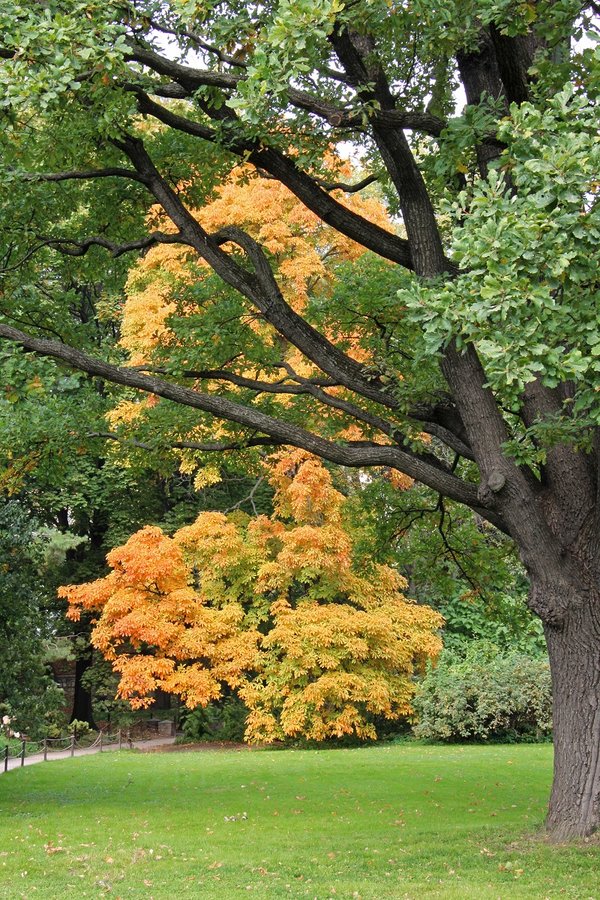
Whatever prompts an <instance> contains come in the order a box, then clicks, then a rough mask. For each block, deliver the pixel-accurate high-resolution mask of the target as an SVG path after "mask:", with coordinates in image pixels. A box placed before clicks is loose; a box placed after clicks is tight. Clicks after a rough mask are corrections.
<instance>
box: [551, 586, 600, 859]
mask: <svg viewBox="0 0 600 900" xmlns="http://www.w3.org/2000/svg"><path fill="white" fill-rule="evenodd" d="M573 601H576V602H573ZM577 601H578V602H577ZM546 640H547V643H548V653H549V656H550V667H551V672H552V690H553V706H554V781H553V785H552V795H551V798H550V806H549V810H548V819H547V829H548V833H549V835H550V837H551V838H552V839H553V840H555V841H557V842H559V841H569V840H573V839H577V838H584V837H587V836H589V835H590V834H592V833H593V832H594V831H596V830H597V829H598V827H600V594H598V593H595V594H591V593H590V594H586V595H583V596H581V595H580V594H579V592H578V588H577V586H576V585H573V594H572V597H571V607H570V609H569V613H568V616H567V617H566V619H565V622H564V625H563V627H562V628H558V629H557V628H553V627H547V628H546Z"/></svg>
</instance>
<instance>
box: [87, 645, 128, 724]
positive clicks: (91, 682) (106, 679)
mask: <svg viewBox="0 0 600 900" xmlns="http://www.w3.org/2000/svg"><path fill="white" fill-rule="evenodd" d="M86 643H87V642H86ZM82 683H83V686H84V688H85V689H86V690H87V691H89V693H90V695H91V697H92V706H93V710H94V718H95V719H96V720H97V721H98V722H100V723H108V724H109V725H110V726H111V727H112V726H116V727H118V728H121V727H127V726H129V725H132V724H133V722H134V721H135V714H134V712H133V710H132V709H131V706H130V705H129V703H126V702H125V701H124V700H119V699H118V698H117V687H118V685H119V679H118V677H117V676H116V675H115V674H114V672H113V670H112V667H111V666H110V664H109V663H107V662H106V660H105V659H104V658H103V657H101V656H100V655H99V654H94V658H93V662H92V665H91V666H90V667H89V668H88V669H86V670H85V672H84V674H83V676H82Z"/></svg>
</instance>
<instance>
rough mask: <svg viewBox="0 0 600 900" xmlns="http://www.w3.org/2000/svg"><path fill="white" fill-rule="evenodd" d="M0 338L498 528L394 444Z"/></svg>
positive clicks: (451, 481)
mask: <svg viewBox="0 0 600 900" xmlns="http://www.w3.org/2000/svg"><path fill="white" fill-rule="evenodd" d="M0 338H5V339H7V340H10V341H14V342H16V343H18V344H20V345H21V346H22V347H24V348H25V349H26V350H31V351H33V352H34V353H37V354H39V355H41V356H49V357H52V358H54V359H57V360H61V361H62V362H65V363H67V364H68V365H70V366H72V367H74V368H76V369H79V370H81V371H84V372H88V374H90V375H92V376H94V377H99V378H102V379H104V380H106V381H110V382H113V383H114V384H121V385H125V386H127V387H131V388H135V389H137V390H141V391H144V392H146V393H151V394H155V395H157V396H159V397H164V398H165V399H167V400H171V401H173V402H174V403H179V404H181V405H184V406H189V407H192V408H194V409H198V410H201V411H203V412H206V413H209V414H210V415H213V416H215V417H217V418H219V419H226V420H228V421H230V422H237V423H238V424H240V425H244V426H246V427H249V428H251V429H253V430H255V431H257V432H261V433H262V434H263V435H266V436H268V437H270V438H272V439H274V440H275V441H276V442H278V443H282V444H289V445H292V446H296V447H301V448H302V449H304V450H307V451H308V452H309V453H314V454H315V455H316V456H320V457H322V458H323V459H328V460H330V462H334V463H338V464H339V465H343V466H349V467H353V468H367V467H370V466H390V468H394V469H398V470H399V471H401V472H404V473H405V474H406V475H408V476H409V477H411V478H413V479H415V480H416V481H420V482H422V483H423V484H426V485H427V486H428V487H431V488H433V489H434V490H435V491H437V492H438V493H443V494H444V495H445V496H447V497H450V498H451V499H453V500H457V501H458V502H459V503H464V504H465V505H467V506H471V507H472V508H474V509H476V510H477V511H478V512H479V513H480V515H482V516H483V517H484V518H487V519H489V521H491V522H492V523H493V524H495V525H497V527H500V528H503V523H502V519H501V517H500V516H498V515H497V514H495V513H494V511H493V510H489V509H487V508H485V507H483V506H482V503H481V501H480V500H479V499H478V497H477V489H476V487H475V485H473V484H471V483H469V482H465V481H462V480H461V479H460V478H457V477H456V476H455V475H453V474H451V473H450V472H445V471H442V470H440V469H437V468H435V467H434V466H432V465H430V464H429V463H427V462H425V461H423V460H421V459H419V458H418V457H415V456H411V455H410V454H408V453H406V452H404V451H403V450H401V449H400V448H398V447H393V446H381V445H377V444H369V443H365V442H350V441H349V442H344V443H338V442H334V441H330V440H326V439H325V438H321V437H319V436H318V435H315V434H312V433H311V432H309V431H306V430H305V429H304V428H300V427H299V426H297V425H294V424H292V423H289V422H284V421H283V420H280V419H275V418H273V417H272V416H269V415H266V414H265V413H262V412H260V411H259V410H256V409H253V408H251V407H246V406H243V405H242V404H239V403H234V402H232V401H231V400H227V399H225V398H224V397H219V396H215V395H214V394H202V393H200V392H198V391H193V390H190V389H189V388H184V387H181V386H179V385H175V384H172V383H170V382H167V381H163V380H162V379H158V378H154V377H150V376H148V375H143V374H141V373H139V372H136V371H134V370H132V369H128V368H126V367H120V366H114V365H111V364H110V363H106V362H103V361H102V360H99V359H96V358H94V357H92V356H89V355H88V354H87V353H83V352H82V351H81V350H77V349H76V348H75V347H71V346H69V345H68V344H60V343H57V342H56V341H48V340H45V339H43V338H34V337H32V336H30V335H27V334H24V333H23V332H22V331H18V330H17V329H16V328H12V327H11V326H9V325H0Z"/></svg>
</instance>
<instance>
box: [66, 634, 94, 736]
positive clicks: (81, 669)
mask: <svg viewBox="0 0 600 900" xmlns="http://www.w3.org/2000/svg"><path fill="white" fill-rule="evenodd" d="M91 664H92V653H91V649H88V650H86V651H84V652H83V653H81V654H78V656H77V661H76V663H75V693H74V697H73V712H72V714H71V722H72V721H73V720H74V719H77V721H79V722H87V724H88V725H89V726H90V728H94V729H95V728H96V723H95V722H94V712H93V709H92V697H91V694H90V692H89V691H88V690H87V688H85V687H84V686H83V684H82V678H83V675H84V674H85V672H86V671H87V670H88V669H89V667H90V666H91Z"/></svg>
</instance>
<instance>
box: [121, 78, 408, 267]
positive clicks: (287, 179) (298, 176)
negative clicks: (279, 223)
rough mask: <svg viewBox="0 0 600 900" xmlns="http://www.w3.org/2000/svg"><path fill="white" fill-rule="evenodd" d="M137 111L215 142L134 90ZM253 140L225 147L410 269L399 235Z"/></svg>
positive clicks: (323, 215) (365, 243)
mask: <svg viewBox="0 0 600 900" xmlns="http://www.w3.org/2000/svg"><path fill="white" fill-rule="evenodd" d="M136 95H137V98H138V106H139V108H140V112H142V113H146V114H148V115H151V116H153V117H154V118H156V119H158V120H159V121H160V122H163V123H164V124H165V125H168V126H169V127H171V128H175V129H177V130H178V131H182V132H184V133H185V134H190V135H194V136H195V137H200V138H203V139H204V140H207V141H211V142H212V143H215V144H216V143H218V142H219V138H218V137H217V135H216V133H215V132H214V131H213V130H212V129H211V128H208V127H207V126H206V125H202V124H200V123H198V122H194V121H192V120H191V119H187V118H185V116H180V115H178V114H177V113H174V112H172V111H171V110H169V109H166V108H165V107H164V106H161V105H160V104H159V103H156V102H155V101H154V100H151V99H150V98H149V97H148V96H147V95H145V94H143V92H140V91H136ZM257 147H258V145H257V143H256V141H254V140H253V141H243V140H241V139H236V140H235V141H230V142H228V144H227V149H228V150H230V151H231V152H232V153H234V154H235V155H236V156H239V157H241V158H242V159H244V160H245V161H248V162H251V163H252V164H253V165H254V166H256V168H257V169H264V170H265V171H266V172H268V173H269V174H270V175H272V176H273V177H274V178H277V179H278V181H280V182H281V183H282V184H284V185H285V186H286V187H287V188H289V190H290V191H291V192H292V193H293V194H295V195H296V197H298V199H299V200H301V201H302V203H304V205H305V206H306V207H307V208H308V209H310V210H311V212H313V213H315V215H316V216H318V217H319V218H320V219H322V220H323V222H326V223H327V225H330V226H331V227H332V228H335V229H336V231H339V232H341V233H342V234H344V235H346V237H349V238H351V239H352V240H353V241H356V242H357V243H359V244H362V246H363V247H366V248H367V249H368V250H372V251H373V252H374V253H376V254H377V255H378V256H382V257H383V258H384V259H389V260H391V261H392V262H395V263H398V264H399V265H401V266H404V267H405V268H408V269H412V268H413V264H412V258H411V251H410V245H409V243H408V241H406V240H404V239H403V238H400V237H398V236H397V235H395V234H392V233H391V232H390V231H386V229H385V228H381V227H380V226H379V225H375V224H374V223H373V222H369V221H368V219H365V218H363V216H360V215H358V214H357V213H355V212H353V211H352V210H350V209H348V208H347V207H345V206H343V205H342V204H341V203H338V201H337V200H335V199H334V198H333V197H331V196H330V195H329V194H328V192H327V191H326V190H324V189H323V188H322V187H320V186H319V185H318V184H317V182H316V181H315V179H314V178H312V177H311V176H310V175H307V174H306V173H305V172H303V171H302V170H301V169H299V168H298V166H297V165H296V163H295V162H294V161H293V160H292V159H288V158H287V157H286V156H284V155H283V154H282V153H280V152H279V151H278V150H273V149H272V148H261V149H258V148H257Z"/></svg>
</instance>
